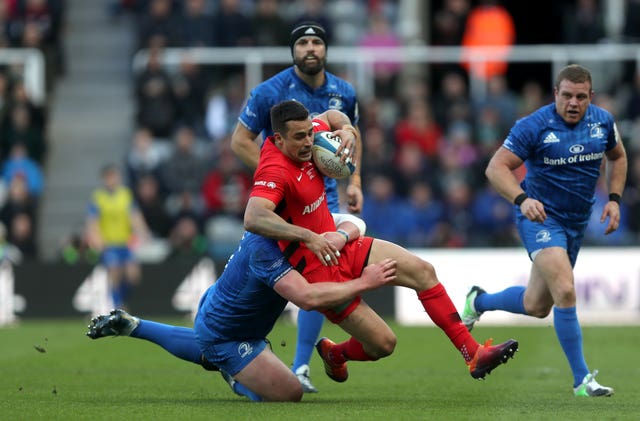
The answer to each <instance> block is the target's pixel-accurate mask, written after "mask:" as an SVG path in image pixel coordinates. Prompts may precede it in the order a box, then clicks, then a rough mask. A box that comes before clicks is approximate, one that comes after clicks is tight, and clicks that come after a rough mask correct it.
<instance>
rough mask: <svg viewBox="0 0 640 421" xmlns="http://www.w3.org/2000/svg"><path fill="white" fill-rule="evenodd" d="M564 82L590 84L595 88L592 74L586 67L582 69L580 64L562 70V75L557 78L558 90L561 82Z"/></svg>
mask: <svg viewBox="0 0 640 421" xmlns="http://www.w3.org/2000/svg"><path fill="white" fill-rule="evenodd" d="M563 80H568V81H569V82H573V83H585V82H589V85H591V87H592V88H593V82H592V81H591V72H589V70H588V69H587V68H586V67H582V66H580V65H579V64H570V65H568V66H566V67H564V68H563V69H562V70H560V73H558V76H557V77H556V85H555V88H556V89H557V88H558V87H559V86H560V82H562V81H563Z"/></svg>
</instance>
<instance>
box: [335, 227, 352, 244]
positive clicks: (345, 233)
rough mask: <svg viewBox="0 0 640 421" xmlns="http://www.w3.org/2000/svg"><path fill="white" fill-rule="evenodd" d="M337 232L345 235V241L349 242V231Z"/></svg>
mask: <svg viewBox="0 0 640 421" xmlns="http://www.w3.org/2000/svg"><path fill="white" fill-rule="evenodd" d="M336 232H337V233H340V234H342V235H344V238H345V243H348V242H349V233H348V232H346V231H345V230H336Z"/></svg>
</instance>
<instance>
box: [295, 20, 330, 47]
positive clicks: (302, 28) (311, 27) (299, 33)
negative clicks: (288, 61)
mask: <svg viewBox="0 0 640 421" xmlns="http://www.w3.org/2000/svg"><path fill="white" fill-rule="evenodd" d="M308 36H314V37H318V38H320V39H321V40H322V42H324V45H325V47H326V46H327V32H326V31H325V30H324V28H323V27H322V25H320V24H319V23H317V22H310V21H309V22H301V23H299V24H298V25H296V26H295V28H293V30H292V31H291V35H290V36H289V46H290V47H291V54H293V46H294V45H295V44H296V41H298V40H299V39H300V38H302V37H308Z"/></svg>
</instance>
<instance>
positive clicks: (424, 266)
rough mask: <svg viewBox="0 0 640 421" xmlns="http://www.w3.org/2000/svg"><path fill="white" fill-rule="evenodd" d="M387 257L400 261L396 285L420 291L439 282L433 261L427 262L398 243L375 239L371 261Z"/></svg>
mask: <svg viewBox="0 0 640 421" xmlns="http://www.w3.org/2000/svg"><path fill="white" fill-rule="evenodd" d="M385 258H391V259H395V260H396V261H397V262H398V265H397V268H398V270H397V275H398V278H397V280H396V281H395V282H394V283H393V284H394V285H398V286H404V287H407V288H411V289H414V290H415V291H417V292H420V291H424V290H426V289H429V288H432V287H434V286H436V285H437V284H438V278H437V276H436V272H435V269H434V267H433V265H432V264H431V263H429V262H425V261H424V260H422V259H420V258H419V257H418V256H416V255H415V254H413V253H411V252H410V251H408V250H407V249H405V248H403V247H400V246H399V245H397V244H394V243H391V242H389V241H384V240H380V239H375V240H373V244H372V245H371V252H370V254H369V263H378V262H380V261H381V260H382V259H385Z"/></svg>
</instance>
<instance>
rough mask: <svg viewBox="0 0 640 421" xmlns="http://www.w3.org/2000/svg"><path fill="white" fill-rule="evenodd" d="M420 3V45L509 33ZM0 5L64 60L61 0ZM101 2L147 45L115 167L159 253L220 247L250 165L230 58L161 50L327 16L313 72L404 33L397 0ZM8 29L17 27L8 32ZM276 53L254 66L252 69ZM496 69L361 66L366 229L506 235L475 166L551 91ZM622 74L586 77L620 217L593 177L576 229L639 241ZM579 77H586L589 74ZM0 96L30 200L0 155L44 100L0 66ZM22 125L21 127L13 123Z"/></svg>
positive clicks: (639, 194)
mask: <svg viewBox="0 0 640 421" xmlns="http://www.w3.org/2000/svg"><path fill="white" fill-rule="evenodd" d="M433 3H434V4H435V5H436V6H435V10H433V11H432V13H431V17H430V21H431V22H432V25H430V26H429V27H428V28H429V33H428V34H425V36H426V37H427V38H428V39H429V40H430V41H429V42H430V44H432V45H451V46H459V45H473V44H474V43H477V42H482V40H478V39H477V34H478V33H480V34H486V32H487V31H482V30H478V28H480V29H481V28H482V25H483V24H486V21H483V20H482V19H483V17H486V16H488V15H491V17H490V19H497V21H499V22H500V24H499V25H497V26H499V27H500V28H501V31H498V32H499V33H497V34H496V33H494V34H492V36H496V37H498V38H497V41H496V40H495V39H494V40H493V41H492V42H499V43H503V44H504V45H506V46H508V45H511V44H517V43H518V28H517V27H516V26H515V25H514V23H513V20H512V16H511V14H510V12H509V11H508V10H507V9H506V8H504V7H503V6H501V4H500V2H497V1H482V0H481V1H471V0H443V1H439V2H433ZM559 3H562V4H561V6H562V10H560V12H562V13H563V14H564V15H566V16H572V17H574V19H571V20H567V25H563V31H560V32H559V35H558V36H559V37H560V39H559V40H558V41H557V42H562V43H597V42H601V41H602V40H603V39H605V38H606V36H607V35H606V33H605V29H604V22H603V14H602V13H601V10H600V8H601V7H602V5H601V2H599V1H596V0H582V1H577V2H559ZM627 3H628V6H627V13H626V15H625V18H626V20H627V22H625V25H624V28H623V29H622V33H621V34H620V40H622V41H623V42H640V33H638V28H640V22H639V21H640V2H635V1H628V2H627ZM3 4H4V6H5V7H4V9H3V10H2V12H3V13H2V19H3V20H4V22H5V28H7V29H6V31H5V38H4V40H3V42H4V43H5V45H7V46H19V45H22V44H20V43H24V42H26V41H25V40H24V38H25V36H24V33H25V32H26V31H27V29H26V28H27V27H28V26H30V25H29V23H30V22H31V21H32V20H33V21H35V22H38V23H39V25H38V27H39V28H41V30H42V32H41V34H40V37H39V38H40V43H41V44H40V47H39V48H42V49H43V50H49V51H50V52H49V57H50V60H52V61H51V63H52V64H51V65H52V66H53V67H52V69H53V70H52V71H53V72H54V73H53V75H55V74H61V73H62V72H63V71H64V60H63V59H62V57H63V54H62V48H61V46H60V37H59V34H58V33H57V32H55V28H57V27H58V25H57V23H58V22H59V19H60V16H61V14H62V11H63V10H62V9H63V8H62V7H61V5H62V0H58V1H53V0H48V1H47V0H4V1H3ZM43 5H45V6H46V7H45V9H46V10H48V14H47V13H44V12H38V13H35V12H34V13H27V10H28V9H29V7H34V8H38V7H42V6H43ZM558 7H560V6H558ZM39 10H42V9H39ZM109 13H110V14H111V16H112V18H113V19H114V20H117V19H119V18H122V16H123V15H127V17H128V18H131V19H134V20H135V27H136V28H137V33H136V37H137V38H136V39H135V45H136V49H147V50H148V51H149V52H150V54H149V59H148V62H147V63H146V66H145V68H144V69H143V70H142V71H140V72H138V73H136V74H135V75H133V78H134V79H133V85H134V97H135V101H136V115H135V116H134V121H133V123H134V124H133V130H132V134H131V142H130V149H129V151H128V154H127V156H126V158H125V159H124V162H123V168H124V169H125V170H126V176H127V177H126V180H127V184H128V185H129V186H130V188H131V189H132V191H133V192H134V195H135V198H136V201H137V203H138V205H139V207H140V209H141V211H142V213H143V215H144V217H145V220H146V222H147V224H148V226H149V229H150V231H151V232H152V234H153V235H154V236H155V237H156V238H160V239H165V240H167V242H168V243H169V244H170V248H171V256H199V255H207V254H208V255H211V256H213V257H215V258H220V259H224V258H226V257H227V256H228V253H230V252H231V251H232V250H233V249H234V248H235V246H236V245H237V241H238V239H239V235H240V234H241V232H242V215H243V210H244V206H245V204H246V201H247V198H248V193H249V190H250V186H251V181H252V174H251V172H250V171H248V170H247V169H246V168H245V167H244V166H243V165H242V164H241V163H240V162H239V161H238V159H237V158H236V157H235V156H234V154H233V153H232V152H231V150H230V134H231V132H232V130H233V128H234V126H235V124H236V121H237V116H238V115H239V111H240V110H241V107H242V105H243V103H244V101H245V92H246V86H245V79H244V75H243V73H242V68H239V67H234V66H224V67H221V66H218V67H215V66H205V65H201V64H198V63H197V62H195V61H193V60H191V58H190V57H189V56H188V55H184V56H183V58H182V62H181V63H180V65H179V66H177V67H176V68H167V67H165V66H164V65H163V60H162V54H163V50H164V48H167V47H194V46H215V47H236V46H237V47H245V46H287V45H288V35H289V31H290V29H291V27H292V26H293V25H294V24H295V23H296V22H300V21H304V20H313V21H317V22H319V23H321V24H322V25H323V26H325V28H326V29H327V33H328V45H329V58H328V69H329V71H332V72H334V73H337V74H339V75H340V76H343V77H346V75H344V74H341V73H340V72H341V69H340V68H339V67H337V66H333V65H332V63H331V46H334V45H342V46H401V45H406V44H408V43H409V42H410V40H408V39H407V36H406V34H407V32H408V31H407V26H406V25H405V24H404V23H403V22H402V21H401V20H400V18H399V15H400V13H399V6H398V1H397V0H332V1H321V0H255V1H249V0H219V1H218V0H216V1H214V0H181V1H178V0H112V3H111V7H110V9H109ZM43 15H46V16H48V20H47V19H45V18H43ZM45 21H48V26H47V25H45V24H43V22H45ZM11 22H12V23H11ZM18 22H22V23H20V24H19V23H18ZM492 22H496V20H493V21H492ZM11 28H12V29H11ZM16 28H22V34H23V36H22V37H21V36H18V35H19V33H20V32H19V31H18V29H16ZM43 28H47V29H48V32H47V30H45V29H43ZM474 28H475V34H476V35H473V34H474ZM10 29H11V30H10ZM474 36H475V38H474ZM45 44H46V46H45ZM284 67H286V66H285V65H283V66H267V67H266V68H265V75H264V77H265V78H266V77H269V76H271V75H272V74H274V73H275V72H277V71H279V70H280V69H282V68H284ZM507 67H508V66H507V65H504V66H501V65H500V63H497V65H496V66H495V67H493V68H492V69H491V70H489V69H487V70H488V71H487V72H486V73H483V74H475V75H474V74H470V70H469V69H468V68H467V67H466V66H465V63H459V64H455V65H453V64H446V65H444V64H437V65H430V66H428V67H426V68H425V69H424V72H423V74H420V75H416V74H415V72H413V73H409V75H410V76H409V77H407V76H406V75H407V72H405V71H404V70H405V68H404V65H403V64H402V63H378V64H376V66H375V69H374V78H375V79H374V81H375V95H374V96H373V97H372V98H366V99H363V98H361V102H360V118H361V119H360V122H359V127H360V130H361V132H362V139H363V147H364V155H363V159H362V175H363V190H364V194H365V206H364V211H363V214H362V217H363V218H364V219H365V221H366V222H367V225H368V233H369V234H371V235H373V236H376V237H379V238H383V239H387V240H390V241H394V242H397V243H400V244H402V245H405V246H407V247H503V246H504V247H507V246H515V245H518V244H519V242H518V237H517V233H515V232H514V224H513V221H512V209H511V206H512V205H511V204H509V203H507V202H506V201H505V200H504V199H502V198H501V197H500V196H498V195H497V194H496V193H495V191H494V190H493V189H492V188H490V187H489V186H488V184H487V182H486V177H485V176H484V168H485V167H486V164H487V162H488V160H489V158H490V157H491V155H492V154H493V152H494V151H495V150H496V149H497V148H498V147H500V145H501V144H502V141H503V139H504V138H505V136H506V135H507V133H508V131H509V129H510V127H511V126H512V125H513V124H514V122H515V121H516V120H517V119H518V118H520V117H522V116H524V115H526V114H528V113H530V112H532V111H534V110H535V109H537V108H538V107H540V106H542V105H545V104H548V103H550V102H551V101H553V96H552V90H551V87H550V86H548V82H544V83H543V82H541V80H539V79H531V80H524V81H522V80H519V81H517V82H515V81H514V80H512V79H511V78H510V76H511V74H510V73H509V72H507ZM622 73H623V76H622V80H620V81H618V83H617V84H616V85H615V86H613V87H611V88H609V87H605V90H604V91H602V90H600V91H598V93H597V95H596V97H595V99H594V102H595V103H596V104H597V105H600V106H602V107H604V108H606V109H608V110H610V111H611V112H612V113H613V114H614V115H615V116H616V118H617V120H618V124H619V128H620V129H621V133H622V135H623V138H624V141H625V143H626V145H627V150H628V153H629V174H628V186H627V189H626V191H625V194H624V195H623V203H622V223H621V226H620V229H619V230H618V232H616V233H615V234H612V235H610V236H607V237H604V236H603V235H602V232H603V227H602V226H601V225H600V224H599V221H598V220H597V219H599V216H600V210H601V209H602V207H603V206H604V203H605V201H606V200H607V191H606V188H605V187H604V186H601V187H600V188H599V189H598V192H597V197H596V204H595V206H596V210H595V212H594V213H593V215H594V218H595V219H596V220H594V221H593V223H592V224H591V225H590V227H589V230H588V232H587V237H586V238H585V243H586V244H588V245H602V244H616V245H638V244H640V69H635V66H634V65H633V63H631V64H630V65H629V64H627V65H625V67H624V69H623V72H622ZM472 77H482V78H484V79H485V81H486V86H487V93H486V95H485V96H483V97H482V98H475V97H473V96H472V95H471V94H470V89H469V87H470V78H472ZM596 77H597V76H596ZM352 82H353V81H352ZM594 82H595V84H596V85H598V80H595V81H594ZM0 95H1V99H0V101H1V106H0V114H1V116H2V120H1V123H0V124H1V128H2V131H3V133H12V134H11V136H9V135H8V134H7V135H5V134H3V136H2V149H1V151H2V154H3V168H4V169H3V174H2V175H3V178H4V180H5V184H6V186H7V187H6V194H5V195H4V196H5V197H6V198H7V199H5V201H4V203H5V205H4V206H7V204H9V203H11V201H12V200H13V199H11V197H12V196H14V195H17V196H20V194H22V195H24V193H20V192H13V191H14V190H17V191H20V190H22V191H27V192H28V195H29V197H31V198H32V199H31V200H33V201H35V202H37V196H38V192H39V191H40V190H41V189H42V184H43V182H42V176H41V175H39V176H28V174H30V173H31V172H32V171H31V170H29V171H27V170H26V169H25V168H26V167H27V166H26V164H24V165H23V166H21V167H18V168H16V167H17V165H11V164H10V162H12V160H13V161H18V160H22V161H24V160H26V159H28V160H32V161H33V163H34V165H33V167H35V168H39V167H40V166H41V165H42V162H43V160H44V159H45V156H46V139H45V137H46V135H45V133H46V130H43V127H44V126H45V125H46V110H43V109H39V108H38V107H35V106H34V105H33V104H29V103H28V98H25V96H24V88H23V87H22V88H21V81H20V80H19V79H18V78H16V77H15V75H13V74H12V72H11V69H3V72H2V73H0ZM24 127H28V128H29V129H28V130H22V131H21V129H20V128H24ZM16 132H19V134H16ZM22 161H21V162H22ZM12 167H13V168H12ZM29 168H31V166H29ZM33 172H34V173H35V172H37V171H35V170H34V171H33ZM11 174H13V175H11ZM32 178H33V179H32ZM15 180H21V181H15ZM16 183H17V184H22V186H21V187H20V186H18V187H16V186H14V184H16ZM12 212H13V213H19V212H17V211H15V210H13V211H5V210H4V208H3V210H2V211H1V216H2V221H3V222H4V223H5V225H7V227H13V225H14V223H13V222H11V220H8V219H5V218H7V216H6V215H7V214H8V213H12ZM14 222H15V221H14ZM11 231H12V229H11V228H8V229H7V232H9V233H10V232H11ZM8 235H9V237H11V234H8ZM14 239H15V238H14ZM74 241H75V243H74V244H73V245H71V247H70V248H68V249H67V250H66V251H65V252H70V253H72V254H73V253H76V252H77V250H79V249H82V247H83V244H82V239H74ZM33 247H35V244H34V245H33Z"/></svg>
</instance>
